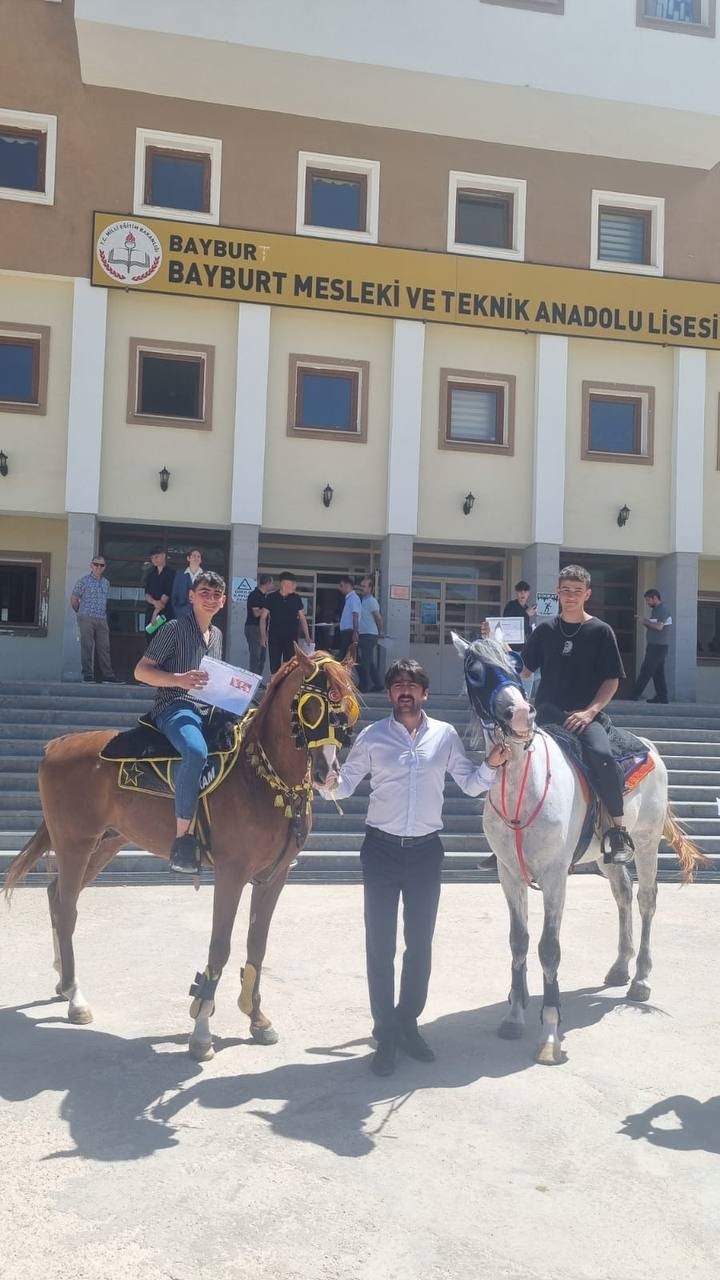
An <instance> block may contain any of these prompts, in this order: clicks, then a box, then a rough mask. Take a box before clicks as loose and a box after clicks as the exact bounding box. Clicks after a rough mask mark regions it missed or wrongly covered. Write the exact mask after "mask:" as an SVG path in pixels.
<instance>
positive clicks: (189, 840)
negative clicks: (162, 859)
mask: <svg viewBox="0 0 720 1280" xmlns="http://www.w3.org/2000/svg"><path fill="white" fill-rule="evenodd" d="M170 870H171V871H177V872H179V874H180V875H183V876H194V875H195V872H196V871H199V870H200V856H199V851H198V845H197V840H196V839H195V837H194V836H191V835H190V834H189V833H188V834H187V835H184V836H176V838H175V839H174V840H173V842H172V848H171V850H170Z"/></svg>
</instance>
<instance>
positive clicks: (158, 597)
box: [143, 547, 175, 627]
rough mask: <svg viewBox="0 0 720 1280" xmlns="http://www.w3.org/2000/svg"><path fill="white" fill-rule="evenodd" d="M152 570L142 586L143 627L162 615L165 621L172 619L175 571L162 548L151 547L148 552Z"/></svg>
mask: <svg viewBox="0 0 720 1280" xmlns="http://www.w3.org/2000/svg"><path fill="white" fill-rule="evenodd" d="M150 564H151V565H152V569H150V571H149V572H148V573H147V574H146V576H145V582H144V584H143V587H144V591H145V626H146V627H149V626H150V625H151V623H153V622H157V620H158V618H159V617H160V614H161V613H162V614H163V616H164V618H165V621H166V622H170V620H171V618H172V617H173V611H172V604H171V603H170V597H171V595H172V589H173V581H174V579H175V570H174V569H171V568H170V566H169V564H168V562H167V551H166V550H165V548H164V547H153V549H152V551H151V552H150Z"/></svg>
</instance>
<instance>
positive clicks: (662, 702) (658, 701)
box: [648, 698, 668, 707]
mask: <svg viewBox="0 0 720 1280" xmlns="http://www.w3.org/2000/svg"><path fill="white" fill-rule="evenodd" d="M667 705H668V699H667V698H648V706H654V707H666V706H667Z"/></svg>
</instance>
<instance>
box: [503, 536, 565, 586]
mask: <svg viewBox="0 0 720 1280" xmlns="http://www.w3.org/2000/svg"><path fill="white" fill-rule="evenodd" d="M559 572H560V548H559V547H558V546H556V545H555V544H554V543H551V542H533V544H532V546H529V547H526V548H525V550H524V551H523V554H522V576H523V578H524V579H525V581H526V582H529V583H530V587H531V589H532V594H533V596H534V595H536V593H537V592H538V591H557V581H558V574H559ZM513 585H514V584H513V583H510V586H511V587H512V586H513Z"/></svg>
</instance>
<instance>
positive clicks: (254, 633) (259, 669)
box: [245, 573, 273, 676]
mask: <svg viewBox="0 0 720 1280" xmlns="http://www.w3.org/2000/svg"><path fill="white" fill-rule="evenodd" d="M272 589H273V580H272V575H271V574H269V573H261V574H260V577H259V578H258V581H257V586H256V587H253V589H252V591H251V592H250V595H249V596H248V598H247V614H246V617H245V639H246V640H247V647H248V669H249V670H250V671H252V672H254V674H255V675H256V676H261V675H262V673H263V671H264V670H265V659H266V657H267V632H266V630H265V628H264V627H263V630H262V635H261V631H260V615H261V613H262V611H263V609H265V608H267V600H266V598H265V597H266V596H268V595H269V594H270V592H271V591H272Z"/></svg>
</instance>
